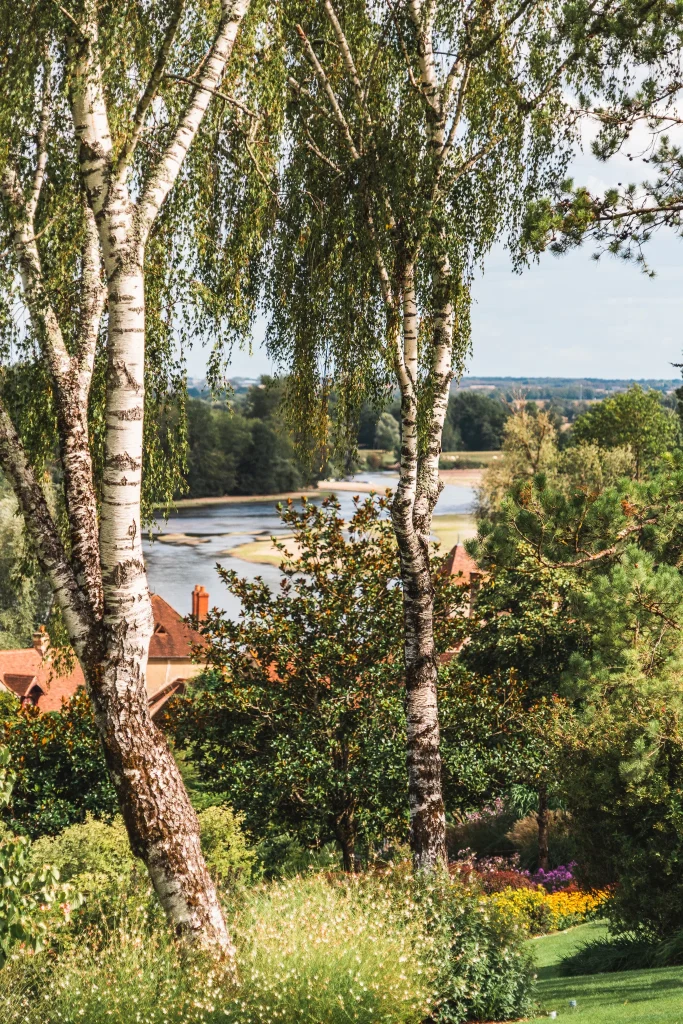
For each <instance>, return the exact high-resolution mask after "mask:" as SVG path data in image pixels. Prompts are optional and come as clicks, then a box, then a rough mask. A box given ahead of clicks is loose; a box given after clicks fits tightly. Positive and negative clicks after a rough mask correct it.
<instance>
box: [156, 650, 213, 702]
mask: <svg viewBox="0 0 683 1024" xmlns="http://www.w3.org/2000/svg"><path fill="white" fill-rule="evenodd" d="M203 668H204V666H203V665H197V664H196V663H195V662H192V661H191V660H190V659H189V658H168V659H167V658H150V659H149V661H148V663H147V693H148V695H149V696H150V697H153V696H154V694H155V693H158V692H159V690H162V689H163V688H164V686H167V685H168V684H169V683H173V682H175V680H176V679H193V678H194V677H195V676H197V675H199V673H200V672H201V671H202V670H203Z"/></svg>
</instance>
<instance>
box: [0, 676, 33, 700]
mask: <svg viewBox="0 0 683 1024" xmlns="http://www.w3.org/2000/svg"><path fill="white" fill-rule="evenodd" d="M4 682H5V686H7V687H8V689H10V690H12V691H13V692H14V693H16V695H17V696H18V697H25V696H26V694H27V693H28V692H29V690H32V689H33V687H34V686H35V687H36V689H38V690H40V692H41V693H43V690H42V688H41V687H40V686H39V684H38V682H37V680H36V677H35V676H21V675H14V674H13V673H11V672H6V673H5V680H4Z"/></svg>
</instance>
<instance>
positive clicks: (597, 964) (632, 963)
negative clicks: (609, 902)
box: [560, 931, 683, 975]
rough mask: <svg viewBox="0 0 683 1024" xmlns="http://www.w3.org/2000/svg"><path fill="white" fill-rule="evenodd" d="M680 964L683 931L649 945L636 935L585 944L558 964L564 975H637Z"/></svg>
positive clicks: (597, 940) (619, 936) (681, 959)
mask: <svg viewBox="0 0 683 1024" xmlns="http://www.w3.org/2000/svg"><path fill="white" fill-rule="evenodd" d="M678 964H683V931H679V932H677V933H676V934H675V935H674V936H672V938H670V939H667V940H666V941H665V942H652V941H649V940H648V939H643V938H641V937H639V936H638V935H618V936H616V938H611V939H596V940H595V941H594V942H587V943H586V944H585V945H584V946H582V947H581V948H580V949H579V950H578V951H577V952H576V953H574V954H573V955H572V956H569V957H565V959H564V960H562V961H561V963H560V968H561V971H562V973H563V974H569V975H576V974H606V973H609V972H612V971H638V970H642V969H643V968H645V967H674V966H676V965H678Z"/></svg>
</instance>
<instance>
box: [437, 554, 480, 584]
mask: <svg viewBox="0 0 683 1024" xmlns="http://www.w3.org/2000/svg"><path fill="white" fill-rule="evenodd" d="M443 573H444V575H446V576H460V577H462V581H463V583H469V582H470V577H471V575H472V573H480V569H479V566H478V565H477V563H476V562H475V561H474V559H473V558H472V557H471V556H470V555H468V554H467V552H466V551H465V549H464V547H463V546H462V544H456V545H455V547H454V548H452V549H451V550H450V551H449V553H448V556H447V557H446V561H445V562H444V564H443Z"/></svg>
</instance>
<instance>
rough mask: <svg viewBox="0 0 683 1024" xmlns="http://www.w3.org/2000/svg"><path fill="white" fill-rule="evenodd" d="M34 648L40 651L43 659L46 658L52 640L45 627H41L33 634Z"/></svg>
mask: <svg viewBox="0 0 683 1024" xmlns="http://www.w3.org/2000/svg"><path fill="white" fill-rule="evenodd" d="M33 646H34V647H35V649H36V650H37V651H38V653H39V654H40V656H41V658H44V657H45V655H46V654H47V652H48V649H49V647H50V638H49V636H48V635H47V632H46V630H45V626H40V627H39V628H38V629H37V631H36V632H35V633H34V634H33Z"/></svg>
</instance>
